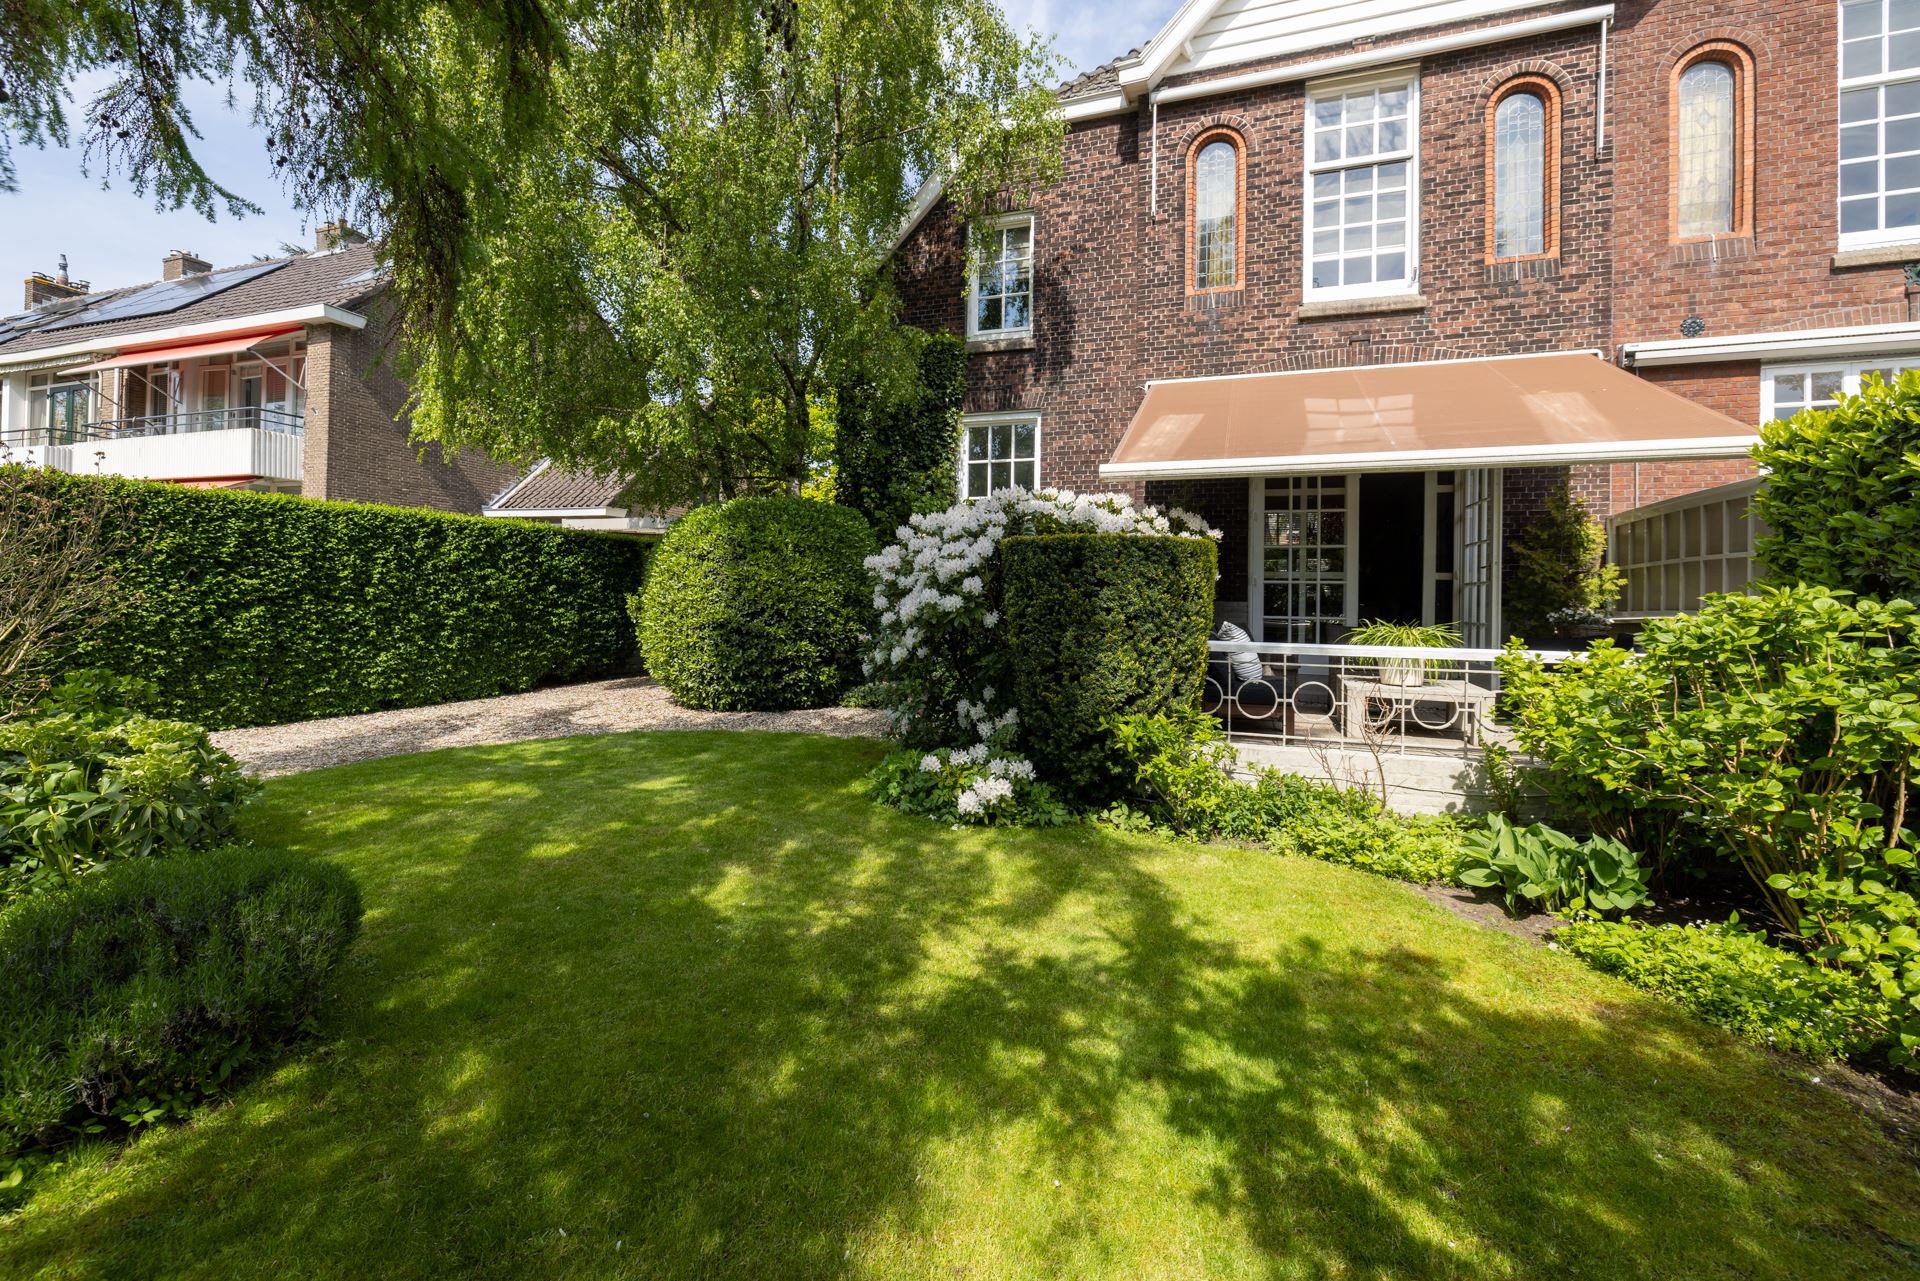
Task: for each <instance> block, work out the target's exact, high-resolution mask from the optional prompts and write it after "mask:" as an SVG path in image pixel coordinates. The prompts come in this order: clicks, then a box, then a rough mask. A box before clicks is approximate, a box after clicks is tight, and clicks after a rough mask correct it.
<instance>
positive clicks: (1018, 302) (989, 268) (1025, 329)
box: [967, 214, 1033, 338]
mask: <svg viewBox="0 0 1920 1281" xmlns="http://www.w3.org/2000/svg"><path fill="white" fill-rule="evenodd" d="M980 242H981V243H979V244H977V245H976V246H975V248H976V250H977V252H978V254H979V261H977V262H975V263H974V266H973V285H972V288H971V289H969V290H968V298H967V336H968V337H970V338H1011V337H1018V336H1020V335H1022V334H1030V333H1032V332H1033V215H1032V214H1009V215H1007V216H1006V217H1003V218H995V219H993V220H992V221H991V222H989V223H987V224H986V226H985V227H983V228H982V229H981V233H980Z"/></svg>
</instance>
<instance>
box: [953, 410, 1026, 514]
mask: <svg viewBox="0 0 1920 1281" xmlns="http://www.w3.org/2000/svg"><path fill="white" fill-rule="evenodd" d="M1039 484H1040V415H1038V414H970V415H968V416H967V417H966V418H964V419H962V420H961V424H960V497H961V498H963V499H974V498H985V497H986V496H987V495H989V494H992V493H996V492H998V491H999V490H1002V489H1009V488H1012V487H1014V486H1018V487H1019V488H1021V489H1025V490H1033V489H1035V488H1037V487H1038V486H1039Z"/></svg>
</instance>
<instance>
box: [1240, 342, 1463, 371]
mask: <svg viewBox="0 0 1920 1281" xmlns="http://www.w3.org/2000/svg"><path fill="white" fill-rule="evenodd" d="M1474 354H1475V353H1473V352H1470V351H1466V350H1464V349H1462V348H1458V347H1441V346H1436V345H1434V344H1432V343H1380V344H1374V343H1343V342H1333V343H1327V344H1325V345H1324V346H1319V347H1293V348H1290V349H1289V350H1288V351H1287V353H1286V354H1285V355H1283V356H1281V357H1280V358H1279V359H1278V360H1277V361H1275V362H1273V364H1272V365H1271V366H1270V368H1271V369H1273V370H1275V371H1281V370H1284V371H1289V372H1292V371H1298V370H1306V369H1342V368H1345V367H1347V366H1349V365H1362V364H1364V365H1408V364H1414V363H1416V362H1418V361H1428V360H1466V359H1470V358H1471V357H1472V356H1473V355H1474Z"/></svg>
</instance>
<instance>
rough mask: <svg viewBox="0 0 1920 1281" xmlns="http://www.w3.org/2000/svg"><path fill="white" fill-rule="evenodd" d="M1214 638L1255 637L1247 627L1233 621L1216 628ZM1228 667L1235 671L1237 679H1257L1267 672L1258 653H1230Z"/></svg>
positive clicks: (1239, 638)
mask: <svg viewBox="0 0 1920 1281" xmlns="http://www.w3.org/2000/svg"><path fill="white" fill-rule="evenodd" d="M1213 638H1214V639H1215V640H1223V641H1250V640H1252V639H1253V637H1251V636H1249V635H1247V632H1246V629H1245V628H1243V627H1239V626H1236V625H1235V624H1233V623H1222V624H1220V626H1218V627H1216V628H1214V629H1213ZM1227 667H1228V669H1229V670H1230V671H1232V672H1233V676H1234V679H1235V680H1242V681H1257V680H1259V679H1260V678H1261V677H1262V676H1265V675H1266V674H1267V673H1266V669H1265V668H1263V667H1261V666H1260V658H1259V656H1258V655H1256V654H1232V655H1229V656H1228V658H1227Z"/></svg>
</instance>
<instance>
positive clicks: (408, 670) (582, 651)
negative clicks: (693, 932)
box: [0, 468, 649, 729]
mask: <svg viewBox="0 0 1920 1281" xmlns="http://www.w3.org/2000/svg"><path fill="white" fill-rule="evenodd" d="M0 482H3V483H6V484H29V485H36V486H43V487H45V488H46V489H47V490H48V492H50V493H51V494H53V495H54V497H55V498H56V500H69V501H71V500H75V499H77V498H78V497H79V496H80V494H81V491H82V490H83V488H84V487H87V486H95V485H105V486H109V487H111V488H113V489H114V490H116V491H118V496H119V497H121V498H124V499H125V500H126V501H124V502H122V503H120V504H117V507H118V509H119V510H122V511H124V512H126V513H127V519H129V520H131V521H134V522H135V523H136V524H137V525H138V529H137V530H136V531H135V536H134V538H133V539H132V540H131V542H132V544H133V545H134V546H135V547H137V548H138V549H139V550H138V551H137V552H136V553H134V554H131V555H129V556H127V557H126V560H125V563H124V564H119V565H117V566H116V567H115V572H116V574H117V576H118V579H119V581H120V582H121V583H123V584H124V585H125V586H126V588H127V591H128V601H129V603H128V605H127V607H126V608H125V609H124V610H123V611H122V612H121V613H120V614H119V615H118V616H117V617H115V618H113V619H111V620H110V621H109V622H108V623H107V624H106V625H105V626H103V627H100V628H98V629H96V630H94V631H92V632H90V633H89V634H87V635H85V636H82V637H78V638H76V639H75V641H74V642H73V643H72V644H71V645H70V646H69V649H68V652H65V653H62V654H61V655H59V660H60V661H59V666H61V667H64V668H77V667H100V668H107V669H110V670H112V671H116V672H123V673H133V674H138V675H140V676H143V677H146V678H148V679H150V680H152V681H154V682H156V683H157V684H158V685H159V686H160V689H161V693H162V700H161V706H160V707H158V708H156V709H155V710H156V711H157V712H158V713H159V714H162V715H165V716H168V717H171V718H173V719H177V720H185V721H194V722H197V723H199V724H202V725H205V726H207V727H208V728H211V729H223V728H230V727H232V726H236V725H265V724H277V723H280V722H285V721H297V720H307V719H311V718H313V717H318V716H335V715H343V714H347V713H352V712H366V711H374V710H378V709H380V708H388V707H417V706H422V705H426V704H430V703H442V702H448V701H451V700H454V699H462V698H481V697H485V696H488V695H492V694H503V693H511V692H515V691H519V690H524V689H529V688H531V687H532V686H533V685H535V684H537V683H539V682H541V681H545V680H557V679H569V678H576V677H583V676H588V675H593V674H597V673H601V672H605V671H608V670H612V669H615V668H617V667H618V666H620V665H621V664H623V663H625V662H627V661H629V660H630V659H631V657H632V655H633V652H634V635H633V624H632V623H631V621H630V620H629V619H628V617H627V613H626V608H625V602H626V598H627V596H628V594H629V593H631V592H632V591H633V590H634V589H635V588H636V587H638V586H639V584H640V582H641V579H642V577H643V575H644V571H645V566H646V560H647V555H648V550H649V548H648V545H647V544H646V543H643V542H641V541H639V540H637V539H631V538H625V537H621V536H619V535H613V534H597V533H589V532H584V531H580V530H569V529H561V528H558V527H555V526H546V525H536V524H533V523H531V522H526V521H500V520H491V519H485V518H482V517H478V516H457V515H453V514H450V513H445V512H432V511H423V510H417V509H412V508H398V507H382V506H375V505H372V504H366V503H338V502H322V501H319V500H316V499H306V498H294V497H289V496H285V495H276V494H252V493H234V492H227V491H219V490H196V489H184V488H182V487H180V486H178V485H167V484H159V483H155V482H147V481H130V480H120V479H117V478H111V477H108V478H102V477H93V476H68V475H62V474H59V473H52V472H37V471H36V472H29V471H26V470H24V469H20V468H6V469H0Z"/></svg>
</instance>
